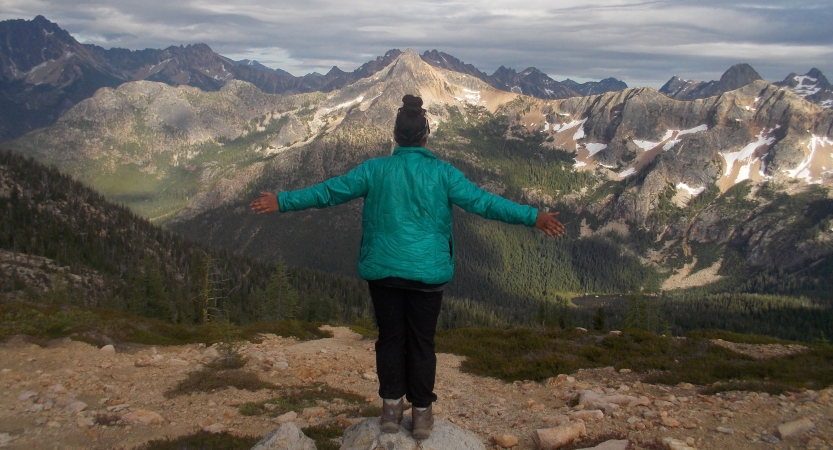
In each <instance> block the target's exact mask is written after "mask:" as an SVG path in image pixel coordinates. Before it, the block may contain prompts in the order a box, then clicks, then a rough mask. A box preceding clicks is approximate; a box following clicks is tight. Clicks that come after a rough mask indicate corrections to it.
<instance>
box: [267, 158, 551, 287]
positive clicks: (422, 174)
mask: <svg viewBox="0 0 833 450" xmlns="http://www.w3.org/2000/svg"><path fill="white" fill-rule="evenodd" d="M358 197H364V199H365V201H364V209H363V211H362V229H363V231H362V242H361V251H360V254H359V276H360V277H362V278H363V279H365V280H379V279H382V278H387V277H397V278H404V279H406V280H415V281H421V282H423V283H428V284H439V283H446V282H448V281H450V280H451V277H452V276H453V275H454V242H453V239H452V235H451V232H452V224H451V218H452V215H451V214H452V205H457V206H459V207H460V208H462V209H464V210H465V211H468V212H470V213H475V214H477V215H480V216H482V217H485V218H487V219H494V220H500V221H503V222H507V223H511V224H520V223H522V224H524V225H526V226H528V227H532V226H535V220H536V218H537V216H538V211H537V210H536V209H535V208H532V207H531V206H522V205H518V204H517V203H514V202H511V201H509V200H506V199H505V198H502V197H500V196H497V195H494V194H490V193H489V192H486V191H484V190H483V189H480V188H479V187H478V186H477V185H475V184H474V183H472V182H471V181H469V180H468V179H466V177H465V176H464V175H463V174H462V173H461V172H460V171H459V170H457V169H456V168H454V166H452V165H451V164H448V163H446V162H444V161H441V160H439V159H437V157H436V156H434V154H432V153H431V152H429V151H428V150H426V149H424V148H422V147H398V148H396V149H395V150H394V152H393V154H392V155H391V156H387V157H382V158H375V159H371V160H368V161H365V162H364V163H362V164H361V165H359V166H357V167H356V168H354V169H353V170H351V171H350V172H348V173H347V174H345V175H342V176H339V177H335V178H331V179H329V180H327V181H324V182H322V183H320V184H317V185H315V186H311V187H308V188H306V189H300V190H297V191H291V192H281V193H280V194H279V195H278V203H279V206H280V211H281V212H286V211H298V210H302V209H307V208H312V207H315V208H326V207H328V206H335V205H338V204H341V203H344V202H347V201H350V200H353V199H355V198H358Z"/></svg>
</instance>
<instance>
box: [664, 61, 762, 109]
mask: <svg viewBox="0 0 833 450" xmlns="http://www.w3.org/2000/svg"><path fill="white" fill-rule="evenodd" d="M757 80H762V78H761V76H760V75H758V72H756V71H755V69H753V68H752V66H750V65H749V64H746V63H740V64H735V65H734V66H732V67H730V68H729V69H728V70H727V71H726V72H723V75H721V77H720V80H718V81H714V80H712V81H708V82H705V81H692V80H685V79H683V78H680V77H678V76H677V75H674V76H673V77H671V79H670V80H668V82H666V83H665V84H664V85H663V86H662V87H661V88H660V89H659V91H660V92H662V93H663V94H665V95H667V96H669V97H671V98H674V99H677V100H695V99H698V98H708V97H714V96H717V95H720V94H723V93H724V92H729V91H734V90H735V89H740V88H742V87H744V86H747V85H748V84H750V83H752V82H754V81H757Z"/></svg>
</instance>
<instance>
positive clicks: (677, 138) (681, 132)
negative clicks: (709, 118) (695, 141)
mask: <svg viewBox="0 0 833 450" xmlns="http://www.w3.org/2000/svg"><path fill="white" fill-rule="evenodd" d="M708 129H709V126H708V125H706V124H703V125H698V126H696V127H694V128H689V129H687V130H668V132H667V133H665V136H666V137H665V138H663V140H666V139H668V138H669V137H671V136H673V135H674V134H676V136H675V137H674V139H672V140H670V141H668V142H666V143H665V145H663V146H662V151H664V152H667V151H668V150H671V149H672V148H674V146H675V145H677V144H679V143H680V141H681V139H680V138H681V137H682V136H685V135H686V134H692V133H699V132H701V131H707V130H708Z"/></svg>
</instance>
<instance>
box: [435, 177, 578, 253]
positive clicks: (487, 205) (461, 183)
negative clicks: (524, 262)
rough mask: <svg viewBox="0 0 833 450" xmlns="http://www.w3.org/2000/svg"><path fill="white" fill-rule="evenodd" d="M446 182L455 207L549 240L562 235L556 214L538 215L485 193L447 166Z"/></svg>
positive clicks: (531, 210) (534, 210)
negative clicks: (530, 230) (532, 229)
mask: <svg viewBox="0 0 833 450" xmlns="http://www.w3.org/2000/svg"><path fill="white" fill-rule="evenodd" d="M449 182H450V186H449V187H450V190H449V198H450V199H451V201H452V202H453V203H454V204H455V205H457V206H459V207H461V208H463V209H464V210H466V211H467V212H470V213H474V214H477V215H479V216H481V217H485V218H487V219H492V220H500V221H502V222H506V223H512V224H517V223H522V224H524V225H526V226H528V227H533V226H534V227H535V228H538V229H539V230H541V231H543V232H544V233H546V235H547V236H549V237H555V236H563V235H564V225H562V224H561V222H559V221H558V220H557V219H556V216H558V214H559V213H557V212H555V213H546V212H540V211H537V210H536V209H535V208H533V207H531V206H525V205H519V204H517V203H515V202H513V201H510V200H507V199H505V198H503V197H501V196H499V195H494V194H491V193H489V192H486V191H484V190H483V189H481V188H480V187H478V186H477V185H476V184H474V183H472V182H471V181H469V180H468V179H467V178H466V177H465V175H463V173H462V172H460V171H459V170H457V169H456V168H454V167H453V166H450V165H449Z"/></svg>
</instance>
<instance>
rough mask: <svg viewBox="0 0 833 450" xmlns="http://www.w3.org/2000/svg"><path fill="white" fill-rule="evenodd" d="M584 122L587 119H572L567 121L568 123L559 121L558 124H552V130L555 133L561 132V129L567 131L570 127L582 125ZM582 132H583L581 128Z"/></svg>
mask: <svg viewBox="0 0 833 450" xmlns="http://www.w3.org/2000/svg"><path fill="white" fill-rule="evenodd" d="M585 122H587V119H581V120H574V121H572V122H568V123H560V124H558V125H553V126H552V131H553V132H555V133H561V132H562V131H567V130H569V129H570V128H575V127H577V126H580V125H584V123H585ZM582 134H584V130H583V129H582Z"/></svg>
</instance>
